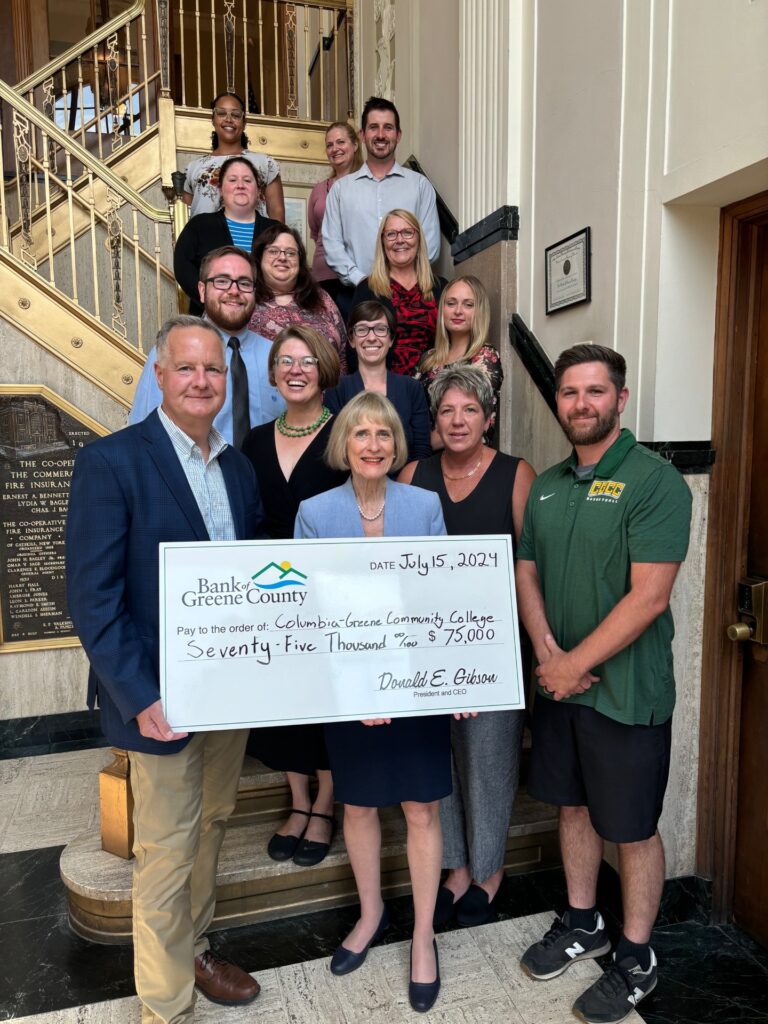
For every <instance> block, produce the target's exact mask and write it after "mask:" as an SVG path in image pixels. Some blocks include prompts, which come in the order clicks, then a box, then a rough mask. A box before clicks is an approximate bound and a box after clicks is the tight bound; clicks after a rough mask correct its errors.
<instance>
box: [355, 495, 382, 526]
mask: <svg viewBox="0 0 768 1024" xmlns="http://www.w3.org/2000/svg"><path fill="white" fill-rule="evenodd" d="M386 503H387V496H386V494H385V495H384V501H382V503H381V507H380V508H379V510H378V512H374V514H373V515H372V516H367V515H366V514H365V512H363V506H362V505H361V504H360V502H359V501H358V498H357V494H355V504H356V505H357V511H358V512H359V513H360V518H361V519H364V520H365V521H366V523H375V522H376V520H377V519H378V518H379V516H380V515H381V513H382V512H383V511H384V506H385V505H386Z"/></svg>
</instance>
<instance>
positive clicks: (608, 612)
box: [517, 344, 691, 1024]
mask: <svg viewBox="0 0 768 1024" xmlns="http://www.w3.org/2000/svg"><path fill="white" fill-rule="evenodd" d="M625 377H626V364H625V362H624V358H623V357H622V356H621V355H619V353H618V352H614V351H613V350H611V349H608V348H603V347H602V346H600V345H591V344H584V345H575V346H573V348H569V349H567V350H566V351H565V352H563V353H562V354H561V355H560V358H559V359H558V360H557V363H556V364H555V388H556V397H557V415H558V419H559V420H560V425H561V426H562V428H563V430H564V431H565V434H566V436H567V438H568V440H569V441H570V442H571V444H572V445H573V452H572V454H571V455H570V457H569V458H567V459H566V460H565V461H564V462H561V463H559V464H558V465H556V466H553V467H552V469H549V470H547V471H546V472H545V473H542V474H541V476H540V477H538V479H536V480H535V481H534V483H533V486H532V488H531V492H530V496H529V498H528V502H527V505H526V511H525V522H524V526H523V534H522V537H521V539H520V544H519V546H518V552H517V558H518V561H517V600H518V605H519V609H520V615H521V618H522V621H523V623H524V625H525V628H526V629H527V631H528V634H529V635H530V638H531V641H532V642H533V645H534V650H535V653H536V657H537V659H538V662H539V666H538V668H537V669H536V675H537V676H538V683H539V686H538V690H537V693H536V700H535V706H534V712H533V743H532V751H531V769H530V776H529V781H528V792H529V793H530V794H531V795H532V796H534V797H536V798H537V799H539V800H543V801H545V802H546V803H550V804H555V805H557V806H559V808H560V846H561V851H562V857H563V867H564V869H565V877H566V882H567V886H568V907H567V909H566V910H565V912H564V913H563V914H562V916H561V917H559V918H555V921H554V923H553V925H552V927H551V928H550V929H549V931H548V932H547V933H546V934H545V935H544V937H543V938H542V939H541V940H540V941H539V942H536V943H534V944H533V945H532V946H531V947H530V948H529V949H528V950H527V951H526V952H525V954H524V955H523V957H522V960H521V965H522V967H523V970H524V971H525V972H526V973H527V974H529V975H530V976H531V977H533V978H536V979H538V980H542V981H543V980H547V979H549V978H554V977H556V976H557V975H559V974H562V973H563V971H565V970H566V968H568V967H570V965H571V964H572V963H574V962H575V961H577V960H583V959H588V958H591V957H598V956H601V955H603V954H605V953H608V952H609V950H610V948H611V943H610V941H609V939H608V936H607V933H606V929H605V922H604V920H603V918H602V916H601V915H600V913H599V912H598V910H597V907H596V905H595V904H596V884H597V874H598V869H599V867H600V861H601V859H602V853H603V843H604V841H606V840H607V841H609V842H613V843H616V844H617V845H618V851H619V872H620V875H621V888H622V897H623V903H624V923H623V931H622V935H621V938H620V940H619V943H618V945H617V947H616V949H615V951H614V954H613V959H612V961H611V963H610V966H609V967H608V969H607V970H606V972H605V973H604V974H603V975H602V976H601V977H600V978H599V979H598V981H596V982H595V983H594V984H593V985H592V986H591V987H590V988H588V989H587V990H586V991H585V992H584V993H583V994H582V995H581V996H580V997H579V998H578V999H577V1000H576V1003H575V1004H574V1007H573V1010H574V1013H575V1014H576V1016H577V1017H578V1018H579V1019H580V1020H582V1021H587V1022H588V1024H608V1022H615V1021H620V1020H622V1019H623V1018H624V1017H625V1016H626V1015H627V1014H628V1013H629V1012H630V1011H631V1010H632V1009H633V1008H634V1007H635V1006H636V1005H637V1004H638V1003H639V1002H640V1001H641V1000H642V999H643V998H644V997H645V996H646V995H647V994H648V993H649V992H650V991H651V990H652V989H653V988H654V987H655V985H656V957H655V955H654V952H653V950H652V949H651V947H650V945H649V941H650V937H651V930H652V928H653V924H654V921H655V919H656V914H657V912H658V908H659V900H660V898H661V891H662V886H663V884H664V849H663V846H662V842H661V837H660V836H659V833H658V831H657V823H658V820H659V816H660V815H661V809H662V803H663V799H664V791H665V789H666V785H667V777H668V774H669V755H670V736H671V720H672V711H673V708H674V704H675V681H674V675H673V665H672V636H673V633H674V627H673V623H672V614H671V612H670V610H669V598H670V594H671V591H672V585H673V583H674V581H675V577H676V576H677V572H678V569H679V568H680V563H681V562H682V561H683V559H684V558H685V554H686V551H687V547H688V534H689V530H690V519H691V494H690V491H689V490H688V487H687V485H686V483H685V481H684V480H683V478H682V477H681V476H680V474H679V473H678V471H677V470H676V469H675V467H674V466H672V465H671V464H670V463H669V462H666V461H665V460H664V459H662V458H661V457H660V456H658V455H656V454H655V453H654V452H652V451H650V450H649V449H648V448H644V447H643V446H642V445H640V444H638V443H637V441H636V440H635V438H634V437H633V435H632V433H631V432H630V431H629V430H626V429H622V428H621V425H620V416H621V413H622V412H623V411H624V407H625V405H626V402H627V395H628V392H627V388H626V387H625Z"/></svg>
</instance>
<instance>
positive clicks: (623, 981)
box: [573, 950, 657, 1024]
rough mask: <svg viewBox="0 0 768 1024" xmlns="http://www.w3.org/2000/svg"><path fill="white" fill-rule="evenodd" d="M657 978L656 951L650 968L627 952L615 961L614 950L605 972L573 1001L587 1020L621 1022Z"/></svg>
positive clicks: (597, 1023)
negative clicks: (627, 954) (643, 966)
mask: <svg viewBox="0 0 768 1024" xmlns="http://www.w3.org/2000/svg"><path fill="white" fill-rule="evenodd" d="M656 981H657V976H656V955H655V953H654V952H653V950H651V965H650V967H649V968H648V970H647V971H644V970H643V969H642V967H641V966H640V964H639V963H638V962H637V960H635V958H634V957H633V956H626V957H624V959H623V960H620V961H619V962H618V963H616V954H614V957H613V961H612V962H611V964H609V966H608V967H607V968H606V971H605V974H603V975H602V976H601V977H599V978H598V979H597V981H596V982H595V983H594V984H593V985H590V987H589V988H588V989H587V991H586V992H584V993H583V994H582V995H580V996H579V998H578V999H577V1000H576V1002H575V1003H574V1004H573V1012H574V1013H575V1014H576V1016H577V1017H578V1018H579V1020H583V1021H585V1022H586V1024H618V1022H619V1021H621V1020H624V1018H625V1017H626V1016H627V1014H629V1013H631V1012H632V1010H634V1009H635V1007H636V1006H637V1005H638V1003H639V1002H640V1001H641V1000H642V999H645V997H646V996H647V995H648V994H649V993H650V992H653V990H654V989H655V988H656Z"/></svg>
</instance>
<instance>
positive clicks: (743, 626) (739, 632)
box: [726, 622, 752, 642]
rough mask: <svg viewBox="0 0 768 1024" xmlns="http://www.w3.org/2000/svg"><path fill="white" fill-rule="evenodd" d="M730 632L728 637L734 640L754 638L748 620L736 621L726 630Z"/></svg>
mask: <svg viewBox="0 0 768 1024" xmlns="http://www.w3.org/2000/svg"><path fill="white" fill-rule="evenodd" d="M726 632H727V633H728V639H729V640H734V641H737V642H738V641H744V640H751V639H752V627H751V626H750V625H749V623H748V622H734V623H732V624H731V625H730V626H729V627H728V629H727V630H726Z"/></svg>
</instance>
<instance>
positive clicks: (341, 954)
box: [331, 905, 389, 975]
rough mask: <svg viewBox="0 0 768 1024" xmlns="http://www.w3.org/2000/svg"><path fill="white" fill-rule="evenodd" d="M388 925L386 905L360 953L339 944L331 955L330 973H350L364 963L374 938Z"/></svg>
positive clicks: (379, 935) (382, 932)
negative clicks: (375, 927)
mask: <svg viewBox="0 0 768 1024" xmlns="http://www.w3.org/2000/svg"><path fill="white" fill-rule="evenodd" d="M388 927H389V912H388V911H387V908H386V905H385V906H384V911H383V912H382V915H381V920H380V921H379V926H378V928H377V929H376V931H375V932H374V933H373V935H372V936H371V940H370V942H369V943H368V945H367V946H366V947H365V949H364V950H362V952H360V953H353V952H352V950H351V949H347V947H346V946H339V947H338V948H337V950H336V952H335V953H334V954H333V956H332V957H331V974H336V975H341V974H351V973H352V971H356V970H357V969H358V967H362V966H363V964H364V963H365V958H366V957H367V956H368V950H369V949H370V948H371V946H372V945H373V944H374V942H375V941H376V939H379V938H381V936H382V935H383V934H384V932H385V931H386V930H387V928H388Z"/></svg>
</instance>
